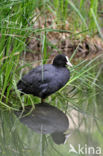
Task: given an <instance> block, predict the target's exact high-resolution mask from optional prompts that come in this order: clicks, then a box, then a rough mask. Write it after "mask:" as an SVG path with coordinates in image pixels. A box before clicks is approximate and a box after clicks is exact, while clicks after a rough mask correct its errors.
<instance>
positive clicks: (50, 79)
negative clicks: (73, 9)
mask: <svg viewBox="0 0 103 156" xmlns="http://www.w3.org/2000/svg"><path fill="white" fill-rule="evenodd" d="M66 65H69V66H72V64H71V63H70V61H69V59H68V57H67V56H65V55H63V54H59V55H57V56H56V57H55V58H54V60H53V63H52V64H45V65H43V66H38V67H36V68H34V69H32V70H31V71H30V72H29V73H27V74H26V75H24V76H23V77H22V79H21V80H20V81H19V82H18V83H17V88H18V89H19V90H20V91H21V92H22V94H24V93H26V94H32V95H34V96H37V97H40V98H41V99H42V102H43V99H45V98H46V97H48V96H49V95H51V94H52V93H55V92H56V91H57V90H59V89H60V88H62V87H63V86H64V85H65V84H66V83H67V82H68V80H69V78H70V71H69V70H68V69H67V68H66Z"/></svg>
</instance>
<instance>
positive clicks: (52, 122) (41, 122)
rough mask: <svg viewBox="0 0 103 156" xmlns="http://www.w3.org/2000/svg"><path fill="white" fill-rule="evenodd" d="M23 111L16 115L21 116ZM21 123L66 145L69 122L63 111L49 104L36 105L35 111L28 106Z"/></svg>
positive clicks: (57, 142)
mask: <svg viewBox="0 0 103 156" xmlns="http://www.w3.org/2000/svg"><path fill="white" fill-rule="evenodd" d="M21 111H22V110H20V111H19V112H16V115H17V116H20V114H21ZM30 111H31V113H29V112H30ZM28 113H29V115H27V114H28ZM20 121H21V122H22V123H24V124H25V125H27V127H29V128H31V129H32V130H34V131H35V132H37V133H39V134H50V135H51V137H52V139H53V141H54V142H55V143H56V144H63V143H65V140H66V134H65V132H66V131H67V130H68V128H69V120H68V118H67V116H66V115H65V114H64V113H63V112H62V111H61V110H59V109H58V108H56V107H54V106H51V105H49V104H48V103H39V104H36V105H35V108H34V109H32V106H26V107H25V111H24V112H23V115H22V117H21V118H20Z"/></svg>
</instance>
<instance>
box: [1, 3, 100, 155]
mask: <svg viewBox="0 0 103 156" xmlns="http://www.w3.org/2000/svg"><path fill="white" fill-rule="evenodd" d="M102 3H103V2H102V0H79V1H77V0H55V1H52V0H22V1H21V0H5V1H4V0H1V1H0V110H1V113H0V117H1V121H2V122H1V121H0V123H3V122H5V125H4V127H3V125H2V124H1V125H0V138H1V139H0V140H2V141H1V144H0V151H1V150H3V151H4V155H6V156H9V155H10V156H12V155H14V154H11V153H13V150H12V152H11V153H9V154H8V155H7V153H6V154H5V151H6V146H5V143H7V146H8V144H9V140H7V141H6V140H5V139H6V138H9V139H10V144H14V145H15V146H17V149H16V150H17V151H19V152H21V153H22V148H24V147H23V145H22V143H20V146H19V143H18V142H19V138H16V137H17V136H15V135H16V134H14V131H15V130H14V131H13V135H12V136H11V134H10V136H9V137H8V136H6V132H5V130H4V128H5V129H8V130H7V131H8V134H9V132H10V131H11V129H12V128H10V127H9V125H10V126H11V127H12V122H11V123H10V121H9V124H8V122H7V119H8V118H9V117H8V116H7V115H6V113H4V114H3V112H4V111H10V112H11V110H17V109H18V108H19V107H21V106H22V107H23V109H25V106H26V105H31V104H32V105H34V104H36V103H39V102H40V99H38V98H37V97H33V96H31V95H24V96H23V97H21V96H20V93H19V91H18V90H17V88H16V84H17V81H18V80H19V79H20V77H21V76H22V75H23V74H24V72H25V71H26V69H31V68H32V65H34V62H33V61H31V62H30V61H26V60H25V57H26V54H27V53H28V52H29V53H38V55H41V58H42V60H37V61H35V65H36V64H38V62H41V63H42V64H44V63H47V62H48V60H49V57H50V56H51V54H52V52H51V51H50V52H49V51H48V46H50V47H51V48H52V50H54V49H56V48H57V47H56V46H55V45H53V44H52V43H50V40H48V33H52V32H58V33H59V32H60V33H63V32H65V33H70V38H71V39H73V40H74V38H77V39H78V40H80V42H82V41H83V39H85V37H86V36H87V35H89V36H90V37H93V36H94V35H95V34H99V36H100V37H101V39H103V34H102V32H101V27H102V26H103V23H102V22H101V20H100V14H102V12H103V9H102V7H101V6H103V4H102ZM48 13H49V14H51V16H53V20H54V21H53V22H54V23H55V24H56V26H55V28H54V26H53V24H51V25H49V26H48V25H47V18H48V16H46V15H48ZM39 18H41V20H42V19H43V20H44V21H45V22H44V23H45V24H44V25H43V27H41V25H38V20H39ZM36 24H37V26H38V27H34V25H36ZM66 25H69V29H67V27H66ZM34 36H35V37H36V39H37V40H39V41H40V43H41V45H42V46H41V50H40V52H37V51H36V52H34V51H33V50H30V49H29V48H28V44H29V42H30V40H32V39H33V37H34ZM38 36H39V37H38ZM56 50H57V51H58V53H63V51H61V50H59V49H58V48H57V49H56ZM40 53H41V54H40ZM76 54H77V48H76V49H75V51H74V52H73V53H72V55H71V58H70V60H71V62H72V61H73V62H74V66H73V68H72V69H70V71H71V79H70V81H69V82H68V84H67V85H66V86H65V87H64V88H62V89H61V90H60V91H58V92H57V93H56V94H53V95H52V96H51V97H48V99H47V100H46V101H47V102H48V103H50V104H52V105H55V106H57V107H58V108H59V109H61V110H63V111H64V112H67V114H68V116H69V118H71V120H72V121H73V123H74V125H75V127H76V130H77V131H79V127H80V126H81V125H82V124H83V125H84V129H85V133H86V134H88V136H87V138H89V137H90V134H89V133H91V137H92V139H93V140H94V142H95V141H96V140H97V142H96V143H97V144H98V146H101V147H102V144H103V141H102V140H103V139H102V137H103V130H102V127H103V122H102V120H103V115H102V110H103V106H102V101H103V72H102V71H103V65H102V64H103V59H102V58H103V55H102V54H100V55H98V56H95V54H94V57H93V58H92V59H88V60H86V59H83V58H80V59H78V58H77V59H76V60H75V59H74V58H75V56H76ZM71 110H75V111H76V112H77V114H78V120H79V124H78V125H77V124H75V122H74V119H73V116H71V114H70V112H71ZM79 113H80V114H82V117H81V118H80V114H79ZM12 118H13V117H12ZM6 124H7V125H6ZM94 125H95V126H94ZM93 126H94V127H95V128H94V129H95V130H94V131H92V129H93ZM8 127H9V128H10V129H9V128H8ZM15 127H16V125H14V126H13V128H14V129H15ZM18 129H19V131H20V128H18ZM16 133H17V131H16ZM20 133H22V134H23V132H20ZM29 133H31V132H28V135H29ZM78 133H79V132H78ZM25 134H26V135H27V132H25ZM4 136H5V137H4ZM30 136H31V140H32V135H31V134H30ZM13 137H14V138H13ZM20 137H21V138H22V139H23V136H20ZM13 139H14V140H13ZM15 139H16V140H17V141H16V142H15ZM79 139H80V138H79ZM37 140H38V139H37ZM27 141H28V139H27V140H24V142H25V144H27ZM29 141H30V139H29ZM50 142H51V141H50ZM17 143H18V144H17ZM32 143H33V144H34V142H33V140H32ZM69 143H70V140H69ZM38 144H39V141H38ZM51 144H53V143H51ZM30 145H31V144H30ZM31 146H32V147H31V148H32V149H28V148H27V149H28V150H27V151H28V154H29V152H30V151H34V150H33V145H31ZM49 146H50V145H49ZM52 146H53V145H52ZM52 146H50V147H49V149H48V150H47V151H48V152H49V150H50V151H51V150H52V149H53V147H52ZM61 146H63V148H62V147H57V148H56V147H55V149H53V151H55V153H56V154H55V156H56V155H59V152H56V151H59V150H60V148H62V149H61V150H60V151H63V153H64V151H66V150H67V149H68V148H69V147H68V144H66V145H61ZM29 148H30V147H29ZM36 148H37V147H36V146H35V149H36ZM12 149H15V147H14V146H13V147H12ZM24 149H25V148H24ZM29 150H30V151H29ZM67 152H68V151H67ZM51 153H52V154H51V155H53V152H51ZM19 154H20V153H19ZM24 154H25V152H24V153H22V155H24ZM28 154H27V155H28ZM37 154H38V153H37ZM37 154H36V155H37ZM39 154H40V153H39ZM66 154H67V153H65V154H64V155H65V156H66ZM17 155H18V153H17ZM32 155H33V152H32V154H31V155H30V156H32ZM41 155H43V154H41ZM72 155H73V154H72Z"/></svg>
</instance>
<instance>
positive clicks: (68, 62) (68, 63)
mask: <svg viewBox="0 0 103 156" xmlns="http://www.w3.org/2000/svg"><path fill="white" fill-rule="evenodd" d="M66 59H67V65H68V66H70V67H73V65H72V64H71V63H70V61H69V58H68V56H66Z"/></svg>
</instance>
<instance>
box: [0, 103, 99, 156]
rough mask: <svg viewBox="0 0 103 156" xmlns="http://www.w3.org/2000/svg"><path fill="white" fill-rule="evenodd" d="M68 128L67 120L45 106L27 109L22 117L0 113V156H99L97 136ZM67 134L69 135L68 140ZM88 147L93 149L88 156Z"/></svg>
mask: <svg viewBox="0 0 103 156" xmlns="http://www.w3.org/2000/svg"><path fill="white" fill-rule="evenodd" d="M88 121H89V120H88ZM69 126H70V125H69V120H68V117H67V116H66V115H65V114H64V113H63V112H62V111H60V110H59V109H57V108H56V107H54V106H50V105H49V104H46V103H44V104H37V105H36V107H35V109H32V107H30V106H29V107H26V110H25V111H24V112H23V113H22V110H20V111H19V112H11V111H10V112H9V111H0V156H14V155H15V156H48V155H50V156H59V155H60V156H75V155H78V153H79V152H80V153H79V155H101V154H98V153H96V152H97V151H96V150H97V149H96V148H97V147H98V146H99V144H98V140H97V135H98V137H100V136H99V133H96V134H95V133H94V134H93V133H92V134H91V133H89V131H79V129H72V130H70V129H69ZM68 134H72V135H71V136H69V138H68ZM79 146H81V147H83V151H79V148H80V147H79ZM89 147H93V148H94V151H91V152H90V154H88V152H89ZM100 148H102V147H101V145H100ZM74 149H75V150H76V151H74ZM93 152H94V153H93ZM100 152H101V151H100ZM92 153H93V154H92Z"/></svg>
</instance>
